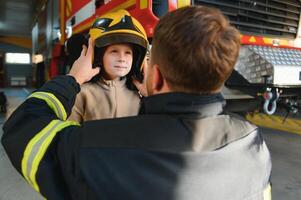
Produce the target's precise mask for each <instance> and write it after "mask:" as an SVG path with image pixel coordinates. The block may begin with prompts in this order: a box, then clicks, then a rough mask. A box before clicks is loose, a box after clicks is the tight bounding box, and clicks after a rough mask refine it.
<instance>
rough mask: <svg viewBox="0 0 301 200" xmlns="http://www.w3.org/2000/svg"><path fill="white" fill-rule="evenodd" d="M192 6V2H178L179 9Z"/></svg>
mask: <svg viewBox="0 0 301 200" xmlns="http://www.w3.org/2000/svg"><path fill="white" fill-rule="evenodd" d="M184 6H190V0H178V8H182V7H184Z"/></svg>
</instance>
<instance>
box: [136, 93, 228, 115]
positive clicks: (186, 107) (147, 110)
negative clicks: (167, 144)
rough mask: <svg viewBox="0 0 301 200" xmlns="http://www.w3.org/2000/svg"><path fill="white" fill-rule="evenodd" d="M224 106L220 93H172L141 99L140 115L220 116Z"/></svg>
mask: <svg viewBox="0 0 301 200" xmlns="http://www.w3.org/2000/svg"><path fill="white" fill-rule="evenodd" d="M224 105H225V100H224V98H223V96H222V94H221V93H216V94H211V95H196V94H187V93H180V92H172V93H164V94H158V95H153V96H149V97H145V98H143V99H142V103H141V109H140V114H171V115H173V114H176V115H178V114H198V115H201V116H203V117H206V116H212V115H218V114H220V113H221V112H222V110H223V106H224Z"/></svg>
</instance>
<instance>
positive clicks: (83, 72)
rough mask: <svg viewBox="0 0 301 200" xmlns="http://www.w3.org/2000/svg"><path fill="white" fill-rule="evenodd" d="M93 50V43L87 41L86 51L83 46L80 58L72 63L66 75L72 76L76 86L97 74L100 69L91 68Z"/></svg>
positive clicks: (90, 40)
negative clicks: (76, 83)
mask: <svg viewBox="0 0 301 200" xmlns="http://www.w3.org/2000/svg"><path fill="white" fill-rule="evenodd" d="M93 50H94V41H92V39H91V38H90V39H89V46H88V50H87V47H86V46H85V45H83V50H82V52H81V54H80V57H79V58H78V59H77V60H76V61H75V62H74V63H73V65H72V68H71V70H70V72H69V74H68V75H70V76H73V77H74V78H75V79H76V81H77V82H78V84H80V85H81V84H83V83H85V82H87V81H89V80H91V78H93V76H95V75H96V74H98V73H99V70H100V68H99V67H97V68H92V56H93Z"/></svg>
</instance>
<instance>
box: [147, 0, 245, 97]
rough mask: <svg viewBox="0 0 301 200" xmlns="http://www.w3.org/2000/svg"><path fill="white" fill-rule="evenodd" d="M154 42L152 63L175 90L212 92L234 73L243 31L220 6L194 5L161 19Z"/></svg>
mask: <svg viewBox="0 0 301 200" xmlns="http://www.w3.org/2000/svg"><path fill="white" fill-rule="evenodd" d="M152 44H153V46H152V51H151V52H152V54H151V62H152V64H158V65H159V68H160V70H161V73H162V74H163V76H164V78H165V79H166V80H167V82H168V84H169V86H170V87H171V89H172V90H174V91H179V92H189V93H198V94H200V93H202V94H210V93H214V92H216V91H217V90H218V89H219V88H221V86H222V85H223V83H224V82H225V80H226V79H227V78H228V77H229V76H230V74H231V72H232V70H233V68H234V65H235V62H236V60H237V57H238V53H239V47H240V34H239V32H238V31H237V30H236V29H235V28H234V27H232V26H230V24H229V22H228V20H227V19H226V18H225V17H224V15H223V14H222V13H221V12H220V11H218V10H217V9H214V8H208V7H201V6H190V7H184V8H181V9H178V10H175V11H173V12H170V13H168V14H167V15H165V16H164V17H163V18H162V19H160V21H159V23H158V25H157V26H156V28H155V32H154V38H153V42H152Z"/></svg>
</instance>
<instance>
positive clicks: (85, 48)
mask: <svg viewBox="0 0 301 200" xmlns="http://www.w3.org/2000/svg"><path fill="white" fill-rule="evenodd" d="M82 48H83V49H82V52H81V53H80V56H84V55H86V51H87V47H86V45H83V46H82Z"/></svg>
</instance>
